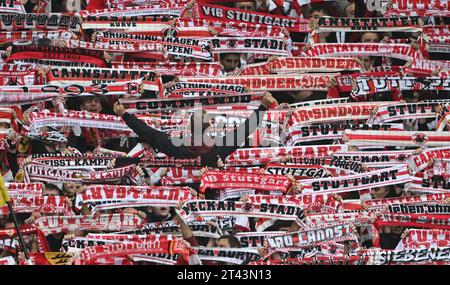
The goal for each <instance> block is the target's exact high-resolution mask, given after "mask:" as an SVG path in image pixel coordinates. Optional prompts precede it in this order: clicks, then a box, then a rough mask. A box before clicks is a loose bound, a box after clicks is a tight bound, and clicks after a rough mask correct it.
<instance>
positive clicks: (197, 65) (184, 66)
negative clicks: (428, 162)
mask: <svg viewBox="0 0 450 285" xmlns="http://www.w3.org/2000/svg"><path fill="white" fill-rule="evenodd" d="M111 66H112V68H116V69H146V70H154V71H155V72H157V73H159V74H160V75H162V76H214V77H215V76H220V75H225V73H224V72H223V71H222V68H221V66H220V64H218V63H215V62H187V63H186V62H168V63H153V62H111Z"/></svg>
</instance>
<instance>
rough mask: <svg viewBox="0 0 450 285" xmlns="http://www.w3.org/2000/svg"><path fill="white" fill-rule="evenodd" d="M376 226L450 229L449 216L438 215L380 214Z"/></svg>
mask: <svg viewBox="0 0 450 285" xmlns="http://www.w3.org/2000/svg"><path fill="white" fill-rule="evenodd" d="M374 226H375V227H376V228H379V227H381V226H400V227H417V228H425V229H427V228H428V229H430V228H431V229H442V230H449V229H450V221H449V219H448V215H437V214H428V215H423V214H392V213H385V214H380V215H379V216H378V217H377V219H376V220H375V222H374Z"/></svg>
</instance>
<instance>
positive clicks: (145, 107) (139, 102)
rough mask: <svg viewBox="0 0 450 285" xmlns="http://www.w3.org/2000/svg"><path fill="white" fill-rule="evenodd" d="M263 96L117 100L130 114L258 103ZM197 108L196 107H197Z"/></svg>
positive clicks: (240, 95)
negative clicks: (204, 106)
mask: <svg viewBox="0 0 450 285" xmlns="http://www.w3.org/2000/svg"><path fill="white" fill-rule="evenodd" d="M263 96H264V94H263V93H262V92H257V93H242V94H233V95H217V96H207V97H188V98H164V99H119V102H120V103H121V104H123V105H124V106H125V109H127V111H129V112H130V113H137V112H148V111H152V110H155V111H156V109H158V110H179V109H191V108H192V107H194V106H195V105H197V106H199V107H200V106H203V105H227V106H228V105H229V104H247V103H251V102H255V103H258V102H259V101H260V100H261V99H262V97H263ZM197 108H198V107H197Z"/></svg>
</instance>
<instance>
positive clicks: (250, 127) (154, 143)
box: [114, 92, 278, 167]
mask: <svg viewBox="0 0 450 285" xmlns="http://www.w3.org/2000/svg"><path fill="white" fill-rule="evenodd" d="M277 104H278V102H277V101H276V100H275V98H273V97H272V95H271V94H270V93H268V92H267V93H266V94H265V95H264V97H263V98H262V104H261V105H260V106H259V108H258V109H257V110H255V111H254V112H253V113H252V114H251V116H250V117H249V118H248V119H247V120H246V121H245V122H244V123H243V124H241V125H240V126H239V127H237V128H236V129H234V130H233V131H229V132H228V133H227V134H226V135H225V136H223V137H217V138H216V139H215V140H213V141H212V143H209V144H208V143H205V140H204V138H205V137H204V136H203V134H204V132H205V130H206V129H207V127H209V124H207V123H206V124H205V121H206V122H207V120H206V118H205V116H206V115H207V114H206V112H204V111H200V112H196V113H194V114H193V115H192V117H191V130H192V134H193V137H194V139H195V138H196V137H198V136H197V134H198V132H194V131H196V130H195V127H196V126H201V139H202V141H201V142H198V140H195V141H191V142H192V143H189V144H188V145H180V146H176V145H175V144H174V141H173V139H171V138H170V137H169V136H168V135H167V134H165V133H163V132H160V131H158V130H155V129H154V128H152V127H150V126H148V125H147V124H146V123H145V122H143V121H141V120H139V119H138V118H136V117H135V116H134V115H132V114H129V113H127V112H126V111H125V108H124V106H123V105H121V104H119V103H118V102H116V104H114V112H115V113H116V115H118V116H121V117H122V118H123V119H124V121H125V122H126V123H127V125H128V127H130V129H132V130H133V131H134V132H135V133H136V134H137V135H138V136H139V139H140V141H142V142H144V143H147V144H149V145H150V147H152V148H155V149H158V150H159V151H160V152H163V153H165V154H166V155H167V156H169V157H174V158H180V159H189V158H197V157H200V158H201V161H202V164H203V165H205V166H211V167H216V166H217V161H218V159H219V158H220V159H222V160H223V161H225V158H226V157H227V156H228V155H230V154H231V153H233V152H234V151H235V150H236V149H238V148H239V147H240V146H241V145H242V144H243V143H244V142H245V141H246V139H247V137H248V136H249V135H251V134H252V133H253V132H254V131H255V130H256V129H257V128H258V126H259V125H260V123H261V122H262V119H263V117H264V113H265V111H267V110H268V108H269V106H272V105H277ZM192 144H193V145H192Z"/></svg>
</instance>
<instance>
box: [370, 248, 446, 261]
mask: <svg viewBox="0 0 450 285" xmlns="http://www.w3.org/2000/svg"><path fill="white" fill-rule="evenodd" d="M372 253H373V256H371V259H372V260H373V261H372V262H371V264H373V265H390V264H435V262H438V263H441V262H444V264H448V263H449V262H450V247H448V246H447V247H436V246H434V247H430V248H424V249H405V250H388V249H375V250H372Z"/></svg>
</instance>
